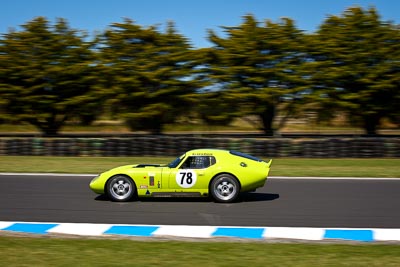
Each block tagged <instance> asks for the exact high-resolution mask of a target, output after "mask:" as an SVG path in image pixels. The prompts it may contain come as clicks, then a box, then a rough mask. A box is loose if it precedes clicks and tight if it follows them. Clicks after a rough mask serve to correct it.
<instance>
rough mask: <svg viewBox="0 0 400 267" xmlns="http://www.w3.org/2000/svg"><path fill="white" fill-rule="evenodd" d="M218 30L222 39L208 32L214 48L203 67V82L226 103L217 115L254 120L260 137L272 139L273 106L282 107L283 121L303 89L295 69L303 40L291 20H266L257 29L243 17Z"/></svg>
mask: <svg viewBox="0 0 400 267" xmlns="http://www.w3.org/2000/svg"><path fill="white" fill-rule="evenodd" d="M224 29H225V33H226V35H227V36H226V37H225V38H222V37H218V36H217V35H216V34H215V33H214V32H212V31H210V33H209V39H210V41H211V42H212V43H213V44H214V46H213V47H212V48H210V49H208V55H207V57H205V59H206V61H205V62H204V64H206V65H207V66H208V71H209V79H210V80H211V81H214V82H215V83H216V87H219V89H218V90H219V91H220V92H221V93H223V94H224V95H225V99H226V100H227V101H229V105H226V104H225V106H226V108H224V109H223V110H221V111H222V112H225V113H232V112H233V113H235V114H240V115H241V116H243V115H256V116H258V117H259V118H260V120H261V122H262V124H263V125H262V127H263V131H264V133H265V134H266V135H273V134H274V128H273V121H274V119H275V117H276V115H277V110H278V105H280V104H281V103H284V102H285V103H286V104H285V105H284V107H285V108H284V109H283V112H285V113H287V114H286V115H287V116H283V117H284V118H286V117H288V115H289V113H292V112H294V110H295V109H294V105H297V103H299V102H300V100H301V99H302V98H301V97H299V96H300V95H301V92H302V91H303V90H305V88H306V87H305V84H306V83H305V81H304V79H303V78H302V75H301V69H300V68H299V66H300V63H301V62H302V61H303V60H304V56H305V55H304V54H303V53H302V50H303V45H304V43H303V34H302V32H301V31H300V30H298V29H296V27H295V25H294V23H293V21H292V20H291V19H288V18H285V19H282V21H281V22H279V23H273V22H271V21H269V20H267V21H265V24H264V25H263V26H260V25H259V23H258V22H257V21H256V20H255V18H254V17H253V16H252V15H247V16H245V17H244V22H243V23H242V24H241V25H239V26H237V27H224ZM203 52H204V53H206V51H203Z"/></svg>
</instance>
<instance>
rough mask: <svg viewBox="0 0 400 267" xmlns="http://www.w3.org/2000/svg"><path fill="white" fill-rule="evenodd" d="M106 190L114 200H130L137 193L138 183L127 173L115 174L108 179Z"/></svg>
mask: <svg viewBox="0 0 400 267" xmlns="http://www.w3.org/2000/svg"><path fill="white" fill-rule="evenodd" d="M106 192H107V196H108V197H109V198H110V199H111V200H112V201H116V202H124V201H129V200H131V199H132V198H133V196H134V195H135V193H136V185H135V183H134V182H133V181H132V179H131V178H129V177H127V176H125V175H115V176H113V177H111V178H110V179H109V180H108V182H107V185H106Z"/></svg>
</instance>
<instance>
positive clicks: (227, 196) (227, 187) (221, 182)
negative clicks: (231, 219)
mask: <svg viewBox="0 0 400 267" xmlns="http://www.w3.org/2000/svg"><path fill="white" fill-rule="evenodd" d="M239 187H240V186H239V182H238V181H237V180H236V178H235V177H233V176H232V175H230V174H220V175H218V176H217V177H215V178H214V179H213V180H212V182H211V185H210V191H211V192H210V193H211V196H212V197H213V198H214V200H215V201H216V202H223V203H229V202H233V201H235V200H236V199H237V197H238V195H239V191H240V189H239Z"/></svg>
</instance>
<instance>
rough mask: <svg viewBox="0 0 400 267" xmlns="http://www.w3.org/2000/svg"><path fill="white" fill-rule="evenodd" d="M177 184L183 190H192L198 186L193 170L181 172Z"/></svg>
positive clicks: (178, 173) (177, 175)
mask: <svg viewBox="0 0 400 267" xmlns="http://www.w3.org/2000/svg"><path fill="white" fill-rule="evenodd" d="M175 179H176V183H177V184H178V185H179V186H180V187H183V188H190V187H192V186H194V185H195V184H196V181H197V175H196V172H194V171H192V170H181V171H179V172H177V173H176V176H175Z"/></svg>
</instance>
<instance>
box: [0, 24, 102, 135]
mask: <svg viewBox="0 0 400 267" xmlns="http://www.w3.org/2000/svg"><path fill="white" fill-rule="evenodd" d="M84 38H85V36H84V35H81V34H79V32H77V31H75V30H72V29H70V28H69V27H68V25H67V23H66V21H65V20H63V19H59V20H57V22H56V24H55V25H54V26H50V25H49V23H48V21H47V20H46V19H45V18H43V17H38V18H36V19H34V20H32V21H31V22H29V23H27V24H25V25H23V30H22V31H19V32H17V31H10V32H9V33H8V34H6V35H5V36H4V38H3V39H1V40H0V95H1V102H0V104H1V105H2V107H3V108H2V109H4V111H5V115H8V116H9V117H11V119H13V120H17V121H25V122H28V123H30V124H32V125H34V126H36V127H38V128H39V129H40V130H41V131H42V132H43V133H45V134H46V135H55V134H56V133H57V132H58V131H59V129H60V128H61V127H62V126H63V124H64V123H65V122H66V121H67V120H68V119H69V118H71V117H73V116H75V115H77V114H79V112H80V110H83V109H85V105H87V104H89V103H90V104H94V103H96V99H97V97H96V95H95V94H93V93H92V87H93V86H94V81H95V79H94V76H93V75H94V73H93V69H94V68H93V67H91V66H90V63H91V59H92V53H91V51H90V49H89V46H88V44H86V43H85V42H84V41H83V39H84Z"/></svg>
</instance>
